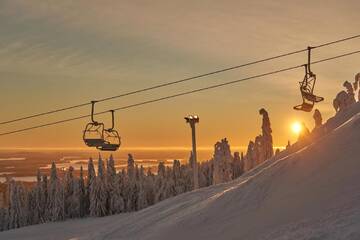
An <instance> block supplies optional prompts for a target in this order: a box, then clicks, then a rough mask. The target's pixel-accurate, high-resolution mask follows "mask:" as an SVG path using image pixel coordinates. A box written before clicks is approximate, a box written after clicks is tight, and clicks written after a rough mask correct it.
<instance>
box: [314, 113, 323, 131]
mask: <svg viewBox="0 0 360 240" xmlns="http://www.w3.org/2000/svg"><path fill="white" fill-rule="evenodd" d="M313 118H314V121H315V128H319V127H321V126H322V116H321V113H320V111H319V110H318V109H315V111H314V115H313Z"/></svg>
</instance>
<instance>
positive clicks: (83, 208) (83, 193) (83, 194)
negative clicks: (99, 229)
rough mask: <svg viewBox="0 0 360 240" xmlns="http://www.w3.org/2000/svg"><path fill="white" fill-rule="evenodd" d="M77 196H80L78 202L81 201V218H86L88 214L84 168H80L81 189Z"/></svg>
mask: <svg viewBox="0 0 360 240" xmlns="http://www.w3.org/2000/svg"><path fill="white" fill-rule="evenodd" d="M76 195H77V196H78V201H79V208H80V210H79V214H80V217H84V216H85V214H86V205H85V199H86V189H85V180H84V170H83V167H82V166H81V167H80V176H79V188H78V193H77V194H76Z"/></svg>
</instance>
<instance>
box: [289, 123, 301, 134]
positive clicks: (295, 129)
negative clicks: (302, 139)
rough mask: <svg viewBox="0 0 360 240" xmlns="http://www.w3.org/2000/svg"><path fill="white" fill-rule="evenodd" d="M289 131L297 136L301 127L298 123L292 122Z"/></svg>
mask: <svg viewBox="0 0 360 240" xmlns="http://www.w3.org/2000/svg"><path fill="white" fill-rule="evenodd" d="M291 130H292V131H293V133H295V134H299V133H300V132H301V130H302V126H301V124H300V123H299V122H294V123H293V124H292V125H291Z"/></svg>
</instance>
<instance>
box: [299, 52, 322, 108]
mask: <svg viewBox="0 0 360 240" xmlns="http://www.w3.org/2000/svg"><path fill="white" fill-rule="evenodd" d="M311 49H312V48H311V47H308V63H307V64H305V65H304V67H305V76H304V79H303V81H302V82H299V84H300V92H301V97H302V100H303V102H302V104H300V105H297V106H295V107H294V109H295V110H299V111H304V112H311V110H312V109H313V107H314V105H315V103H318V102H321V101H323V100H324V98H323V97H320V96H316V95H315V94H314V87H315V83H316V75H315V74H314V73H313V72H312V71H311V68H310V64H311Z"/></svg>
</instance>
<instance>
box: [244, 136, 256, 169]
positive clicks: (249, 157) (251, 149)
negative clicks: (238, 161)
mask: <svg viewBox="0 0 360 240" xmlns="http://www.w3.org/2000/svg"><path fill="white" fill-rule="evenodd" d="M255 160H256V159H255V143H254V142H253V141H250V142H249V144H248V147H247V151H246V156H245V171H249V170H250V169H252V168H253V167H254V166H255Z"/></svg>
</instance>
